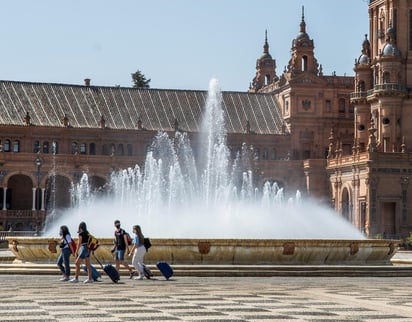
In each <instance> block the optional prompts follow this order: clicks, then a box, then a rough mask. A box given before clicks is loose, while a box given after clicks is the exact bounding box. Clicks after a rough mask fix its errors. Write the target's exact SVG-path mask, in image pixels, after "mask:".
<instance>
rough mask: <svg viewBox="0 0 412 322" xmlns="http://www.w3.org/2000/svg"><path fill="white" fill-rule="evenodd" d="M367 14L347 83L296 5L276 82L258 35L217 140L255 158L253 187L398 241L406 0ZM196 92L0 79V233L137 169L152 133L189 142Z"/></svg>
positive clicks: (373, 7) (404, 176)
mask: <svg viewBox="0 0 412 322" xmlns="http://www.w3.org/2000/svg"><path fill="white" fill-rule="evenodd" d="M369 15H370V18H369V20H370V33H369V35H370V36H369V39H368V37H367V36H366V37H365V39H364V41H363V43H362V44H361V45H362V46H361V52H360V56H359V57H358V58H357V59H356V62H355V66H354V71H355V77H348V76H338V75H335V73H333V74H332V75H325V74H324V73H323V70H322V65H321V64H318V62H317V59H316V57H315V45H314V40H313V39H311V38H310V36H309V33H308V31H307V26H306V21H305V16H304V12H303V10H302V17H301V21H300V24H299V21H297V35H296V37H295V38H294V39H292V47H291V57H290V60H289V62H288V64H287V66H286V67H285V69H284V70H283V71H282V73H281V74H279V75H278V74H277V72H276V60H275V59H274V58H273V57H272V55H271V54H270V52H269V44H268V41H267V36H266V37H265V41H264V46H263V54H262V56H261V57H260V58H258V59H257V62H256V75H255V77H254V78H253V80H252V83H251V84H250V87H249V91H248V92H223V93H222V96H223V104H222V105H223V109H224V114H225V119H226V126H227V131H228V138H227V139H228V140H227V141H228V145H229V147H230V149H231V151H232V152H233V154H235V152H236V151H238V150H239V149H240V147H241V145H242V144H243V143H246V144H247V145H248V146H249V147H251V149H252V150H253V151H252V153H253V166H254V167H253V170H254V178H255V181H256V182H255V183H256V185H258V186H259V185H261V184H262V183H263V182H264V181H265V180H273V181H277V182H279V183H280V184H281V185H282V186H283V187H285V190H286V192H290V193H292V192H294V191H296V189H299V190H300V191H301V192H303V193H304V194H305V195H308V196H312V197H315V198H318V199H319V200H320V201H321V202H323V203H325V204H328V205H330V206H331V207H333V208H335V209H336V211H337V212H338V213H339V214H341V215H342V216H344V217H345V218H347V219H348V220H350V221H351V222H352V223H353V224H354V225H355V226H356V227H358V229H359V230H361V231H364V232H365V233H366V234H368V235H369V236H371V237H374V236H376V235H379V234H381V235H383V234H387V235H396V236H398V237H399V236H402V237H404V236H407V235H409V231H411V230H412V216H410V215H409V210H410V209H411V208H412V195H411V193H412V192H411V189H409V175H410V174H411V173H412V162H411V160H412V154H411V153H409V152H408V147H410V146H412V142H411V140H412V133H411V132H412V127H411V126H410V124H412V122H411V121H412V120H411V118H412V113H411V112H410V111H411V108H412V106H410V105H411V104H412V100H411V99H410V98H409V92H410V90H409V89H410V88H411V87H412V75H411V73H412V67H411V66H412V64H411V62H410V59H409V52H410V51H411V50H412V45H411V44H412V28H411V25H412V18H411V17H412V0H398V1H395V0H375V1H373V0H371V1H370V3H369ZM352 36H353V35H352ZM360 38H361V37H360ZM318 41H327V40H322V39H319V40H318ZM348 59H351V58H350V57H348ZM206 96H207V93H206V92H203V91H188V90H170V89H164V90H163V89H135V88H122V87H100V86H92V85H91V84H90V80H88V79H87V80H85V84H84V86H77V85H64V84H44V83H24V82H10V81H0V140H1V142H0V143H1V145H0V225H1V226H2V227H3V228H4V229H6V228H7V227H9V226H12V227H13V228H14V229H38V228H39V227H41V225H42V224H43V222H44V220H45V216H46V214H47V212H48V211H49V210H50V209H51V207H57V208H65V207H70V196H69V190H70V187H71V185H72V184H73V183H76V182H78V180H79V178H80V177H81V176H82V174H83V173H84V172H87V173H88V175H89V181H90V182H91V185H92V187H96V188H97V187H102V186H104V184H105V183H106V182H107V180H108V177H109V174H110V173H111V171H112V170H114V169H122V168H126V167H131V166H134V165H135V164H139V165H142V164H143V161H144V157H145V154H146V151H147V149H148V147H149V146H150V144H151V142H152V139H153V137H154V136H155V135H156V133H157V131H159V130H162V131H166V132H168V133H171V134H172V133H173V132H174V131H176V130H178V131H185V132H187V133H188V134H189V136H191V137H196V136H197V135H198V133H199V129H200V124H199V122H200V119H201V114H202V109H203V107H204V103H205V100H206ZM0 228H1V227H0Z"/></svg>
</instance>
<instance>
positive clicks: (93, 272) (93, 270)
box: [83, 264, 102, 282]
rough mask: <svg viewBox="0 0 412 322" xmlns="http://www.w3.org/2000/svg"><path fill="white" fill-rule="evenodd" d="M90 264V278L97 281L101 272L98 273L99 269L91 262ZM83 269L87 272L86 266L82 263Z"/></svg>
mask: <svg viewBox="0 0 412 322" xmlns="http://www.w3.org/2000/svg"><path fill="white" fill-rule="evenodd" d="M90 266H91V267H92V279H93V281H95V282H97V281H98V280H99V278H101V277H102V274H100V273H99V271H98V270H97V269H96V267H94V266H93V265H91V264H90ZM83 270H84V271H85V272H86V273H87V266H86V265H83Z"/></svg>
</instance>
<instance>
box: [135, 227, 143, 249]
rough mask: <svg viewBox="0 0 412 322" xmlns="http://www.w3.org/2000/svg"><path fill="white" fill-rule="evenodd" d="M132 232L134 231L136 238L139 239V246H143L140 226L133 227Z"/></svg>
mask: <svg viewBox="0 0 412 322" xmlns="http://www.w3.org/2000/svg"><path fill="white" fill-rule="evenodd" d="M133 230H134V231H135V234H136V236H137V237H139V244H143V240H144V236H143V233H142V229H141V228H140V226H139V225H134V226H133Z"/></svg>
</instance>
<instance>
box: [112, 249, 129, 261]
mask: <svg viewBox="0 0 412 322" xmlns="http://www.w3.org/2000/svg"><path fill="white" fill-rule="evenodd" d="M125 252H126V250H125V249H116V251H115V253H114V260H116V261H124V253H125Z"/></svg>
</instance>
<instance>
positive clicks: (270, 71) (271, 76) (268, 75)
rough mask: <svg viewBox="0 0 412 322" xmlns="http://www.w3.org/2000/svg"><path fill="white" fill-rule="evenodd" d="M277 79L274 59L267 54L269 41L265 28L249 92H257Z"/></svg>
mask: <svg viewBox="0 0 412 322" xmlns="http://www.w3.org/2000/svg"><path fill="white" fill-rule="evenodd" d="M276 80H277V76H276V61H275V60H274V59H272V56H271V55H270V54H269V43H268V37H267V30H265V44H264V45H263V55H262V56H261V57H260V58H259V59H257V60H256V76H255V77H254V78H253V80H252V83H251V84H250V87H249V92H253V93H255V92H257V91H259V90H260V89H261V88H262V87H264V86H267V85H269V84H271V83H273V82H275V81H276Z"/></svg>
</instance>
